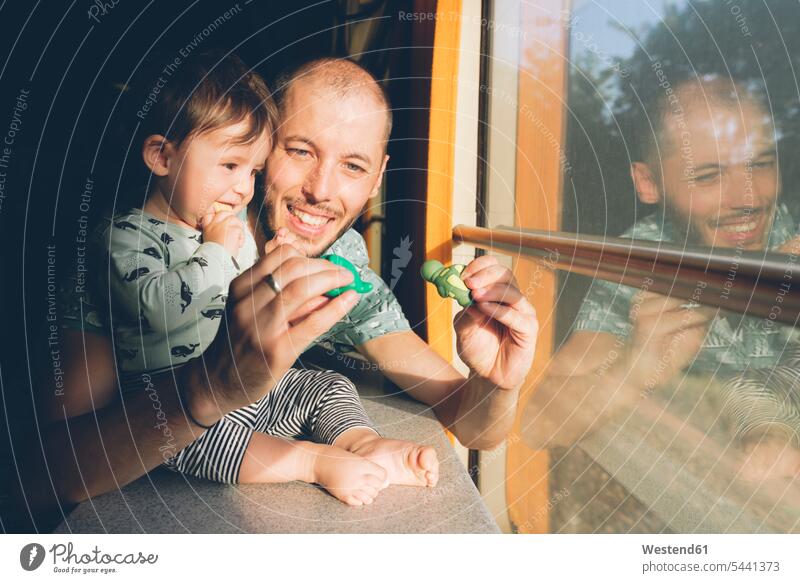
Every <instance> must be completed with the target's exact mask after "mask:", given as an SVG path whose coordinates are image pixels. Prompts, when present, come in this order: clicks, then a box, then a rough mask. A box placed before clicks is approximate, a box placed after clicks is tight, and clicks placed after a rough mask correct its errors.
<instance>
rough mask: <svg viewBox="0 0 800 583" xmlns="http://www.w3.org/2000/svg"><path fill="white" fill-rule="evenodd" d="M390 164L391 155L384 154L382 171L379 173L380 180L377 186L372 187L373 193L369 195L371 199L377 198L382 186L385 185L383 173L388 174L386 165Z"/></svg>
mask: <svg viewBox="0 0 800 583" xmlns="http://www.w3.org/2000/svg"><path fill="white" fill-rule="evenodd" d="M388 162H389V154H384V156H383V163H382V164H381V169H380V170H379V171H378V180H377V181H376V182H375V186H373V187H372V192H370V193H369V197H370V198H375V197H376V196H378V193H380V191H381V184H383V173H384V172H386V164H387V163H388Z"/></svg>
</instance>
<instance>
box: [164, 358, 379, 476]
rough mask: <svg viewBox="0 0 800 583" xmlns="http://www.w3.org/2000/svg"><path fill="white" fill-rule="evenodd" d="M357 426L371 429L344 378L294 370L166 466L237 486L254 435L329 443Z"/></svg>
mask: <svg viewBox="0 0 800 583" xmlns="http://www.w3.org/2000/svg"><path fill="white" fill-rule="evenodd" d="M355 427H367V428H370V429H373V430H374V428H373V426H372V422H371V421H370V419H369V417H368V416H367V413H366V411H364V407H363V405H362V404H361V401H360V400H359V398H358V393H357V392H356V388H355V386H354V385H353V383H352V382H351V381H350V380H349V379H348V378H347V377H345V376H342V375H341V374H339V373H336V372H334V371H330V370H328V371H316V370H302V369H294V368H293V369H290V370H289V371H288V372H287V373H286V374H285V375H284V376H283V378H282V379H281V380H280V382H279V383H278V386H276V387H275V388H274V389H273V390H272V391H270V392H269V393H267V395H266V396H264V397H263V398H262V399H260V400H259V401H256V402H255V403H253V404H252V405H248V406H247V407H243V408H242V409H237V410H236V411H232V412H231V413H228V414H227V415H225V416H224V417H223V418H222V419H220V420H219V421H218V422H217V423H216V424H215V425H214V426H213V427H212V428H211V429H209V430H208V431H206V432H205V433H204V434H203V435H202V436H200V437H199V438H198V439H197V440H196V441H194V442H193V443H191V444H190V445H188V446H187V447H186V448H185V449H183V450H181V451H180V452H179V453H178V454H177V455H176V456H175V457H173V458H172V459H170V460H168V461H167V462H166V463H165V466H166V467H168V468H170V469H172V470H175V471H178V472H180V473H183V474H188V475H191V476H196V477H198V478H205V479H207V480H213V481H216V482H223V483H226V484H235V483H237V482H238V480H239V469H240V468H241V466H242V460H243V459H244V453H245V450H246V449H247V445H248V443H249V442H250V437H251V436H252V435H253V432H255V431H259V432H261V433H266V434H267V435H274V436H277V437H284V438H289V439H307V440H310V441H313V442H316V443H326V444H332V443H333V442H334V441H336V439H337V438H338V437H339V436H340V435H341V434H342V433H344V432H345V431H347V430H348V429H353V428H355Z"/></svg>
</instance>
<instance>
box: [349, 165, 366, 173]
mask: <svg viewBox="0 0 800 583" xmlns="http://www.w3.org/2000/svg"><path fill="white" fill-rule="evenodd" d="M345 168H347V169H348V170H349V171H350V172H358V173H361V172H365V170H364V169H363V168H362V167H361V166H359V165H358V164H353V163H352V162H348V163H347V164H345Z"/></svg>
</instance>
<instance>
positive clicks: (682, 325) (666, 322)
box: [651, 309, 711, 335]
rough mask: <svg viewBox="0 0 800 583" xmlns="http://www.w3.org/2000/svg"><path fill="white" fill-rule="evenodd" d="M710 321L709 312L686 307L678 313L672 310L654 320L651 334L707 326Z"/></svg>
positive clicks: (664, 333)
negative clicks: (705, 312)
mask: <svg viewBox="0 0 800 583" xmlns="http://www.w3.org/2000/svg"><path fill="white" fill-rule="evenodd" d="M710 321H711V318H709V317H708V315H707V314H704V313H703V312H698V311H697V310H686V309H684V310H681V311H680V312H677V313H673V312H670V313H669V314H668V315H666V314H665V315H662V316H660V317H658V318H657V319H656V320H655V321H654V322H653V324H652V328H651V330H652V332H651V335H652V334H655V335H666V334H676V333H679V332H680V331H681V330H688V329H690V328H697V327H700V326H705V325H706V324H708V323H709V322H710Z"/></svg>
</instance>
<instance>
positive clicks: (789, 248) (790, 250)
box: [778, 237, 800, 255]
mask: <svg viewBox="0 0 800 583" xmlns="http://www.w3.org/2000/svg"><path fill="white" fill-rule="evenodd" d="M778 253H786V254H787V255H800V237H795V238H794V239H789V240H788V241H786V243H784V244H783V245H781V246H780V247H778Z"/></svg>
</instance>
